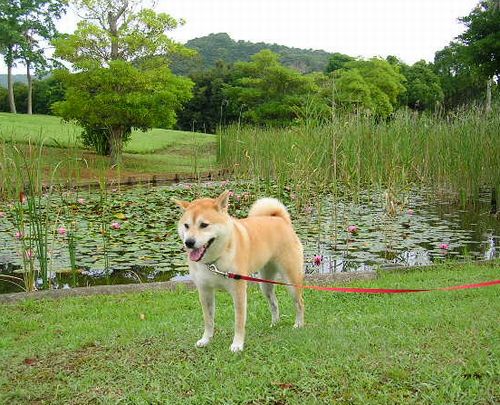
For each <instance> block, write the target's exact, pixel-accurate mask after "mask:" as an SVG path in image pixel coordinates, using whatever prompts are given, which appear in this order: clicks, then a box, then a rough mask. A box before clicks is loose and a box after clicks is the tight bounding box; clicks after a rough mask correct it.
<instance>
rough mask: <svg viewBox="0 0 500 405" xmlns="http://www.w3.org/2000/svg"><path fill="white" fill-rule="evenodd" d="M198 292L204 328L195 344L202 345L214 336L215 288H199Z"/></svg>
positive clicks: (206, 343)
mask: <svg viewBox="0 0 500 405" xmlns="http://www.w3.org/2000/svg"><path fill="white" fill-rule="evenodd" d="M198 294H199V296H200V303H201V308H202V309H203V320H204V323H205V330H204V332H203V336H202V337H201V339H200V340H198V341H197V342H196V346H197V347H204V346H206V345H208V344H209V343H210V339H212V337H213V336H214V318H215V290H214V289H212V288H207V289H199V290H198Z"/></svg>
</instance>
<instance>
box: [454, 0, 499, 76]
mask: <svg viewBox="0 0 500 405" xmlns="http://www.w3.org/2000/svg"><path fill="white" fill-rule="evenodd" d="M460 21H461V22H463V23H464V24H465V26H466V27H467V30H466V31H465V32H464V33H463V34H462V35H460V36H459V37H458V38H459V40H460V42H461V43H462V44H464V45H465V52H466V53H467V54H468V55H469V57H470V60H471V62H472V64H474V65H475V66H477V68H478V70H479V71H480V72H481V75H482V77H483V78H484V79H485V80H486V79H489V78H491V77H494V76H498V75H500V2H499V0H484V1H480V2H479V4H478V5H477V6H476V7H475V8H474V9H473V10H472V11H471V13H470V14H469V15H467V16H466V17H463V18H461V19H460Z"/></svg>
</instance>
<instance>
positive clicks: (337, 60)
mask: <svg viewBox="0 0 500 405" xmlns="http://www.w3.org/2000/svg"><path fill="white" fill-rule="evenodd" d="M354 60H356V58H353V57H352V56H349V55H345V54H343V53H339V52H335V53H334V54H332V56H330V59H329V60H328V65H327V66H326V69H325V72H326V73H331V72H335V71H336V70H339V69H342V68H343V67H344V66H345V64H346V63H348V62H352V61H354Z"/></svg>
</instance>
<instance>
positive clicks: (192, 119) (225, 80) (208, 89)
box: [177, 61, 240, 133]
mask: <svg viewBox="0 0 500 405" xmlns="http://www.w3.org/2000/svg"><path fill="white" fill-rule="evenodd" d="M190 78H191V80H193V82H194V88H193V98H192V99H191V100H189V102H188V103H186V105H185V106H184V107H183V108H182V110H181V111H179V113H178V119H177V127H178V128H179V129H182V130H185V131H200V132H208V133H215V131H216V129H217V127H218V126H219V125H227V124H229V123H232V122H235V121H237V120H238V118H239V113H240V110H239V109H238V106H237V105H236V104H235V103H233V102H229V100H228V98H227V97H226V96H225V95H224V88H225V87H226V86H228V85H230V84H231V83H232V81H233V79H234V73H233V68H232V66H231V65H227V64H225V63H224V62H222V61H219V62H218V63H217V64H216V66H215V67H214V68H212V69H209V70H203V71H199V72H196V73H193V74H191V75H190Z"/></svg>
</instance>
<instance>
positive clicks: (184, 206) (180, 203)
mask: <svg viewBox="0 0 500 405" xmlns="http://www.w3.org/2000/svg"><path fill="white" fill-rule="evenodd" d="M171 200H172V202H174V203H176V204H177V205H178V206H179V207H181V208H182V209H183V210H185V209H187V207H189V204H191V203H190V202H189V201H182V200H176V199H175V198H172V199H171Z"/></svg>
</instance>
